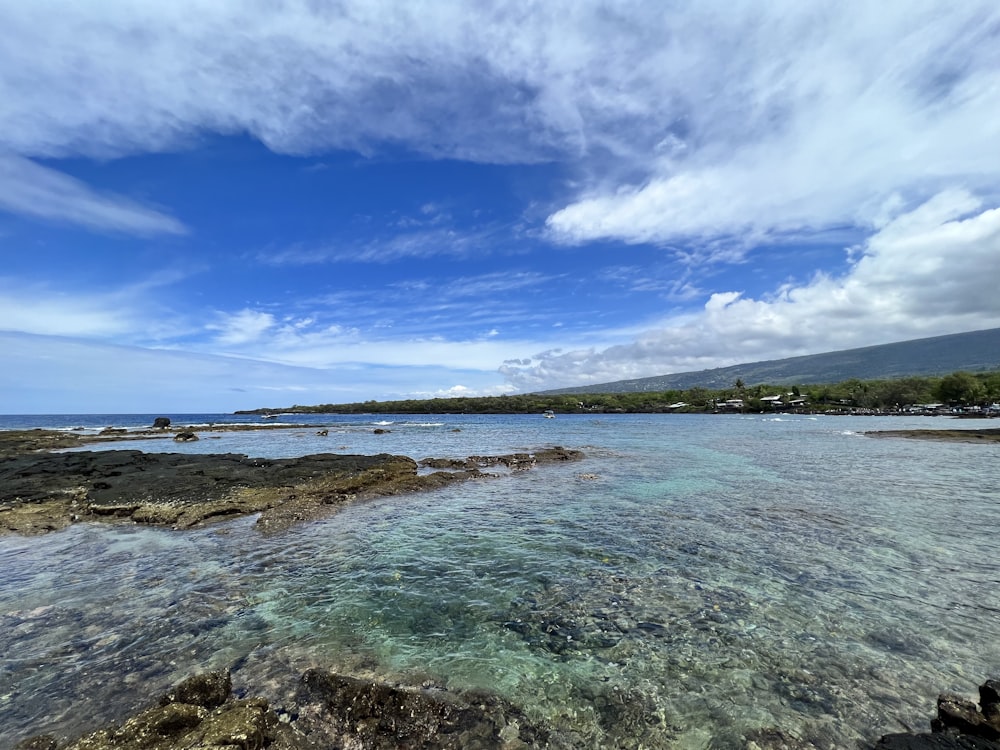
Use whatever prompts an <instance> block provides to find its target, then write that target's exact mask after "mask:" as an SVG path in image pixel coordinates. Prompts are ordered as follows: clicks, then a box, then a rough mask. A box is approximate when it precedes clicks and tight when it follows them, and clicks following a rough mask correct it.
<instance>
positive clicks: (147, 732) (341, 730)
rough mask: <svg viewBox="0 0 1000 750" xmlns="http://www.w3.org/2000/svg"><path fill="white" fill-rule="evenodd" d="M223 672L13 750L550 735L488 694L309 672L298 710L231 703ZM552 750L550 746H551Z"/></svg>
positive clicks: (362, 748) (275, 747) (392, 743)
mask: <svg viewBox="0 0 1000 750" xmlns="http://www.w3.org/2000/svg"><path fill="white" fill-rule="evenodd" d="M231 689H232V683H231V679H230V675H229V673H228V672H210V673H206V674H199V675H195V676H193V677H190V678H188V679H187V680H185V681H184V682H182V683H181V684H179V685H177V686H176V687H175V688H174V689H173V690H171V691H170V692H169V693H167V695H165V696H164V697H163V698H162V699H161V700H160V702H159V705H156V706H153V707H151V708H148V709H146V710H144V711H141V712H140V713H138V714H136V715H135V716H132V717H130V718H129V719H127V720H126V721H125V722H124V723H122V724H121V725H112V726H109V727H104V728H103V729H99V730H98V731H96V732H93V733H91V734H88V735H86V736H85V737H82V738H80V739H78V740H76V741H73V742H71V743H70V744H68V745H66V746H64V747H61V748H60V747H59V745H58V743H57V742H56V740H55V739H54V738H53V737H51V736H48V735H37V736H34V737H30V738H27V739H25V740H23V741H22V742H21V743H20V744H19V745H18V746H17V748H16V750H181V749H182V748H199V749H200V750H223V748H225V749H226V750H235V749H236V748H239V749H240V750H263V748H268V749H269V750H328V749H330V748H351V750H390V749H391V750H395V749H396V748H403V747H405V748H412V749H413V750H524V749H526V748H533V747H546V746H549V743H548V739H549V732H548V730H546V729H545V728H544V727H541V726H539V725H537V724H536V723H534V722H532V721H530V720H529V719H528V718H527V717H526V716H525V715H524V714H523V713H522V712H521V710H520V709H518V708H517V707H515V706H513V705H511V704H510V703H508V702H507V701H505V700H503V699H502V698H500V697H499V696H496V695H493V694H490V693H485V692H476V693H451V692H447V691H444V690H429V689H423V688H415V687H399V686H394V685H388V684H385V683H381V682H376V681H373V680H360V679H357V678H354V677H346V676H343V675H338V674H334V673H332V672H328V671H324V670H319V669H311V670H309V671H308V672H306V673H305V674H304V675H303V676H302V677H301V679H300V680H299V687H298V690H297V691H296V693H295V699H294V703H293V704H291V705H289V706H285V707H283V708H279V709H277V710H275V709H274V708H272V707H271V706H270V705H269V704H268V702H267V701H266V700H264V699H263V698H245V699H237V698H234V697H233V696H232V694H231ZM553 750H556V748H553Z"/></svg>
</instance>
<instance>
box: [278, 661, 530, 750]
mask: <svg viewBox="0 0 1000 750" xmlns="http://www.w3.org/2000/svg"><path fill="white" fill-rule="evenodd" d="M296 703H297V705H298V719H297V721H296V726H297V729H298V730H299V731H300V732H302V733H303V734H305V735H306V737H308V738H309V739H310V740H311V741H313V742H315V743H316V744H317V745H319V746H320V747H324V748H326V747H331V748H332V747H345V748H347V747H349V748H364V750H395V748H401V747H405V748H420V749H421V750H486V749H487V748H490V749H492V748H497V749H498V750H499V749H500V748H503V749H504V750H523V749H524V748H530V747H544V746H545V745H546V743H547V742H548V737H549V732H548V731H547V730H545V729H542V728H541V727H539V726H537V725H535V724H534V723H533V722H531V721H529V720H528V719H527V717H526V716H524V714H523V713H522V712H521V711H520V710H519V709H517V708H516V707H514V706H512V705H511V704H509V703H507V702H506V701H504V700H503V699H502V698H500V697H499V696H496V695H492V694H486V693H466V694H461V695H456V694H452V693H447V692H444V691H441V690H428V689H416V688H404V687H396V686H392V685H388V684H385V683H381V682H375V681H371V680H361V679H357V678H354V677H346V676H343V675H337V674H333V673H331V672H327V671H324V670H320V669H310V670H309V671H307V672H306V673H305V674H304V675H303V676H302V681H301V683H300V687H299V690H298V692H297V694H296Z"/></svg>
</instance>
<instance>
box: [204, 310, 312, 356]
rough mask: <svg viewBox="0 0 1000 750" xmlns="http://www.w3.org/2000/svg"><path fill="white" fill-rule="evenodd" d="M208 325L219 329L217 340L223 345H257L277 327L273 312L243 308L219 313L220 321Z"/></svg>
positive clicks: (215, 329)
mask: <svg viewBox="0 0 1000 750" xmlns="http://www.w3.org/2000/svg"><path fill="white" fill-rule="evenodd" d="M206 327H207V328H208V330H210V331H218V333H217V334H216V336H215V342H216V343H218V344H219V345H221V346H224V347H233V346H240V345H243V344H252V345H256V344H257V343H259V342H260V340H261V338H262V337H263V336H264V334H265V333H267V332H268V331H271V330H273V329H274V328H275V319H274V315H272V314H271V313H265V312H260V311H259V310H249V309H243V310H240V311H239V312H235V313H219V314H218V322H216V323H212V324H209V325H208V326H206ZM293 327H294V326H293Z"/></svg>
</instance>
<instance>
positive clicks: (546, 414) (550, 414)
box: [542, 409, 556, 419]
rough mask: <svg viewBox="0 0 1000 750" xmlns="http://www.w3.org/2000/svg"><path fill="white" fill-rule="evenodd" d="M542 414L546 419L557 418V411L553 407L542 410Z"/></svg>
mask: <svg viewBox="0 0 1000 750" xmlns="http://www.w3.org/2000/svg"><path fill="white" fill-rule="evenodd" d="M542 416H543V417H545V418H546V419H555V418H556V413H555V412H554V411H552V410H551V409H546V410H545V411H543V412H542Z"/></svg>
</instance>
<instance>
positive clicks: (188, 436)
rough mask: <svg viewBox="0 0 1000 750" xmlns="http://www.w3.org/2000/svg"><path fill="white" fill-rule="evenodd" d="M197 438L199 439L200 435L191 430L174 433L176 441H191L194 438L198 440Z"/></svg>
mask: <svg viewBox="0 0 1000 750" xmlns="http://www.w3.org/2000/svg"><path fill="white" fill-rule="evenodd" d="M197 439H198V436H197V435H195V434H194V433H193V432H189V431H184V432H178V433H177V434H176V435H174V442H175V443H190V442H192V441H193V440H197Z"/></svg>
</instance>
